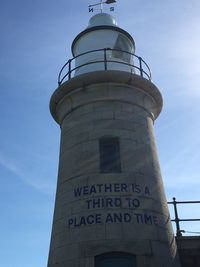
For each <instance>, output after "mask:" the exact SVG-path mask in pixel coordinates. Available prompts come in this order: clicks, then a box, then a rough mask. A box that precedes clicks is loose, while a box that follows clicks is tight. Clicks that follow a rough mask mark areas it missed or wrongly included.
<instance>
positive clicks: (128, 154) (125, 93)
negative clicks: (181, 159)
mask: <svg viewBox="0 0 200 267" xmlns="http://www.w3.org/2000/svg"><path fill="white" fill-rule="evenodd" d="M72 54H73V58H72V59H70V60H69V61H68V62H67V63H66V64H65V65H64V67H63V68H62V70H61V72H60V75H59V87H58V88H57V89H56V91H55V92H54V94H53V95H52V98H51V102H50V110H51V114H52V116H53V118H54V119H55V121H56V122H57V123H58V124H59V125H60V128H61V144H60V160H59V173H58V183H57V192H56V201H55V211H54V218H53V227H52V236H51V244H50V252H49V260H48V267H161V266H162V267H172V266H173V267H178V266H179V263H178V259H177V250H176V245H175V239H174V235H173V231H172V227H171V222H170V217H169V211H168V207H167V202H166V198H165V193H164V188H163V182H162V177H161V173H160V167H159V161H158V158H157V152H156V145H155V139H154V134H153V124H154V121H155V119H156V118H157V117H158V115H159V113H160V112H161V109H162V96H161V94H160V92H159V90H158V88H157V87H156V86H155V85H154V84H153V83H152V82H151V73H150V69H149V67H148V65H147V64H146V63H145V62H144V61H143V60H142V58H141V57H138V56H136V55H135V43H134V40H133V38H132V37H131V36H130V34H129V33H128V32H126V31H125V30H123V29H121V28H120V27H118V26H117V23H116V21H115V19H114V18H113V17H112V16H110V15H108V14H105V13H100V14H97V15H95V16H93V17H92V18H91V19H90V21H89V25H88V27H87V28H86V29H85V30H84V31H83V32H81V33H80V34H78V36H77V37H76V38H75V40H74V41H73V43H72Z"/></svg>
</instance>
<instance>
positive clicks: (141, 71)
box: [138, 57, 143, 77]
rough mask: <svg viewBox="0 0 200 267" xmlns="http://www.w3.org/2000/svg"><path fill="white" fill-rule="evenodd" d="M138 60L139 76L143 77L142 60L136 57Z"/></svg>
mask: <svg viewBox="0 0 200 267" xmlns="http://www.w3.org/2000/svg"><path fill="white" fill-rule="evenodd" d="M138 59H139V64H140V75H141V76H142V77H143V69H142V58H141V57H138Z"/></svg>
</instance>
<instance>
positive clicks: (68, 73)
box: [58, 48, 151, 86]
mask: <svg viewBox="0 0 200 267" xmlns="http://www.w3.org/2000/svg"><path fill="white" fill-rule="evenodd" d="M99 51H102V52H103V55H102V58H103V59H102V60H96V61H92V62H87V63H85V64H82V65H79V66H77V67H72V62H74V61H75V59H77V58H79V57H82V56H84V55H87V54H90V53H94V52H99ZM107 51H118V52H122V53H126V54H129V55H130V56H132V57H133V62H134V64H130V63H126V62H121V61H118V60H110V59H109V58H108V55H107ZM135 61H136V62H135ZM96 63H104V69H103V70H105V71H106V70H108V63H116V64H121V65H127V66H130V67H132V68H133V69H135V70H138V71H139V75H140V76H141V77H145V78H147V79H148V80H150V81H151V70H150V68H149V66H148V65H147V63H146V62H145V61H144V60H143V59H142V58H141V57H139V56H137V55H135V54H133V53H130V52H127V51H124V50H119V49H111V48H104V49H96V50H91V51H87V52H85V53H82V54H79V55H78V56H75V57H73V58H71V59H69V60H68V61H67V63H65V65H64V66H63V67H62V69H61V70H60V72H59V75H58V86H60V85H61V84H62V83H63V82H64V81H65V80H70V79H71V78H72V72H74V71H75V70H76V69H78V68H82V67H84V66H87V65H91V64H96ZM144 68H145V70H144Z"/></svg>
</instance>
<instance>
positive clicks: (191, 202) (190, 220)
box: [168, 197, 200, 236]
mask: <svg viewBox="0 0 200 267" xmlns="http://www.w3.org/2000/svg"><path fill="white" fill-rule="evenodd" d="M168 204H172V205H173V207H174V215H175V218H174V219H172V220H171V221H172V222H175V224H176V236H182V233H194V234H195V233H196V234H197V233H198V234H200V232H190V231H185V230H181V228H180V222H196V221H200V219H194V218H193V219H191V218H186V219H180V218H179V216H178V208H177V205H179V204H200V201H176V198H175V197H173V201H171V202H168Z"/></svg>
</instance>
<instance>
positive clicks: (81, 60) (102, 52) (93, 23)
mask: <svg viewBox="0 0 200 267" xmlns="http://www.w3.org/2000/svg"><path fill="white" fill-rule="evenodd" d="M134 52H135V43H134V40H133V38H132V37H131V36H130V34H129V33H127V32H126V31H124V30H123V29H121V28H119V27H117V23H116V20H115V19H114V18H113V17H112V16H111V15H109V14H105V13H100V14H97V15H95V16H93V17H92V18H91V19H90V21H89V25H88V27H87V29H86V30H84V31H83V32H81V33H80V34H79V35H78V36H77V37H76V38H75V39H74V41H73V43H72V54H73V56H74V57H76V59H75V68H76V70H75V76H77V75H80V74H83V73H87V72H92V71H98V70H105V69H108V70H121V71H128V72H134V68H133V56H132V54H134Z"/></svg>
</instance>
